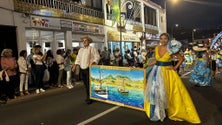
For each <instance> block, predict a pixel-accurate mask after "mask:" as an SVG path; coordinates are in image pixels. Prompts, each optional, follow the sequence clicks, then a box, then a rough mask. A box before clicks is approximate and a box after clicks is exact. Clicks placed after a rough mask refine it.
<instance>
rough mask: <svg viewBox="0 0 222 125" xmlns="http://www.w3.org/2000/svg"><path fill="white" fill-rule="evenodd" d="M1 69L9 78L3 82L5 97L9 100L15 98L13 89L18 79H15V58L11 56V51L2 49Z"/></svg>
mask: <svg viewBox="0 0 222 125" xmlns="http://www.w3.org/2000/svg"><path fill="white" fill-rule="evenodd" d="M1 67H2V69H3V70H5V71H6V73H7V74H8V76H9V81H6V80H4V81H3V82H4V83H3V84H5V89H6V96H7V97H8V98H9V99H14V98H16V96H15V88H16V83H18V82H17V80H18V78H17V67H18V65H17V63H16V60H15V58H14V57H13V56H12V50H11V49H4V50H3V51H2V53H1Z"/></svg>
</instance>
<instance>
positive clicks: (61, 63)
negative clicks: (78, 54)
mask: <svg viewBox="0 0 222 125" xmlns="http://www.w3.org/2000/svg"><path fill="white" fill-rule="evenodd" d="M64 61H65V59H64V58H63V57H62V56H61V55H57V56H56V63H57V64H58V65H59V70H63V69H64Z"/></svg>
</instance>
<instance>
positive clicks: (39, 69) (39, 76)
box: [35, 65, 45, 89]
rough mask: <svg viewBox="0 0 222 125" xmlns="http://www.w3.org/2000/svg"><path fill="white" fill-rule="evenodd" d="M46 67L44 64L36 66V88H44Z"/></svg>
mask: <svg viewBox="0 0 222 125" xmlns="http://www.w3.org/2000/svg"><path fill="white" fill-rule="evenodd" d="M44 71H45V68H44V66H43V65H36V66H35V83H36V89H40V88H43V76H44Z"/></svg>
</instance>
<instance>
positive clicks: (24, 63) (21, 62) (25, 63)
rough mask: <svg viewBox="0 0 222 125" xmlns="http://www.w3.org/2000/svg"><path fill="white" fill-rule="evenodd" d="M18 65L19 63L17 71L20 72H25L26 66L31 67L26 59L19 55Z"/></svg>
mask: <svg viewBox="0 0 222 125" xmlns="http://www.w3.org/2000/svg"><path fill="white" fill-rule="evenodd" d="M18 65H19V72H22V73H26V72H27V68H30V67H31V65H30V64H29V63H28V61H27V60H25V58H24V57H21V56H20V57H19V58H18Z"/></svg>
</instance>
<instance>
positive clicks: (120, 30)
mask: <svg viewBox="0 0 222 125" xmlns="http://www.w3.org/2000/svg"><path fill="white" fill-rule="evenodd" d="M119 9H120V16H119V21H120V23H119V25H120V29H119V32H120V33H119V35H120V54H121V60H120V61H121V62H120V64H121V65H122V64H123V59H122V57H123V55H122V54H123V53H122V21H121V0H119Z"/></svg>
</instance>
